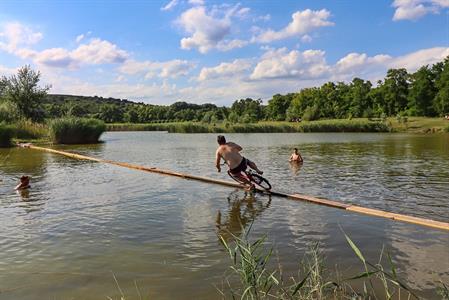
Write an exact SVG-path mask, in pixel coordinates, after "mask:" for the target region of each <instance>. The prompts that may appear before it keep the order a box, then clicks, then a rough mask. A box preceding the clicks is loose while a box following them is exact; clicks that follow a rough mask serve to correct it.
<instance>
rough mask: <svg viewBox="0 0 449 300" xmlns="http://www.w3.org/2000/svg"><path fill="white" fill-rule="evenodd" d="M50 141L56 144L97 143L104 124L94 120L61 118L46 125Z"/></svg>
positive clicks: (104, 126) (104, 127)
mask: <svg viewBox="0 0 449 300" xmlns="http://www.w3.org/2000/svg"><path fill="white" fill-rule="evenodd" d="M48 127H49V134H50V139H51V140H52V141H53V143H56V144H91V143H98V139H99V138H100V136H101V134H102V133H103V132H104V131H105V130H106V125H105V124H104V122H102V121H99V120H96V119H83V118H62V119H54V120H51V121H50V122H49V124H48Z"/></svg>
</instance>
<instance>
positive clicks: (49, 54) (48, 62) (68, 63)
mask: <svg viewBox="0 0 449 300" xmlns="http://www.w3.org/2000/svg"><path fill="white" fill-rule="evenodd" d="M30 56H32V57H33V58H34V61H35V62H36V63H37V64H41V65H45V66H47V67H56V68H67V67H69V68H74V67H75V65H76V61H75V60H74V59H73V58H72V57H71V55H70V52H69V51H67V50H66V49H63V48H51V49H46V50H44V51H41V52H39V53H37V52H34V53H32V52H30Z"/></svg>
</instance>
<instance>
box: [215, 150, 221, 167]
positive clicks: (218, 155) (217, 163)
mask: <svg viewBox="0 0 449 300" xmlns="http://www.w3.org/2000/svg"><path fill="white" fill-rule="evenodd" d="M220 161H221V155H220V152H219V151H218V150H217V152H216V153H215V167H216V168H217V170H218V172H221V167H220Z"/></svg>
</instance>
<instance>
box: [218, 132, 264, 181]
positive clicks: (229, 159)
mask: <svg viewBox="0 0 449 300" xmlns="http://www.w3.org/2000/svg"><path fill="white" fill-rule="evenodd" d="M217 142H218V145H219V146H218V148H217V152H216V159H215V166H216V167H217V170H218V172H221V167H220V161H221V159H222V158H223V160H224V161H225V162H226V164H227V165H228V166H229V172H230V173H231V175H233V176H234V177H237V178H238V179H240V180H241V181H242V182H243V183H245V184H249V185H250V189H252V188H254V184H252V183H251V182H250V181H249V180H248V178H247V177H246V175H245V174H243V172H245V171H246V168H247V166H249V167H250V168H251V169H253V170H255V171H256V172H257V173H258V174H263V172H262V171H261V170H259V168H258V167H257V166H256V164H255V163H254V162H252V161H250V160H249V159H247V158H245V157H243V156H242V155H241V154H240V151H242V147H240V146H239V145H237V144H236V143H233V142H226V139H225V137H224V136H222V135H219V136H218V137H217Z"/></svg>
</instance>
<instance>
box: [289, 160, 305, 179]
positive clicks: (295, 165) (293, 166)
mask: <svg viewBox="0 0 449 300" xmlns="http://www.w3.org/2000/svg"><path fill="white" fill-rule="evenodd" d="M302 164H303V163H302V162H299V161H290V162H289V165H290V170H291V171H292V174H293V175H295V176H296V175H298V174H299V171H300V170H301V168H302Z"/></svg>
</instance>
